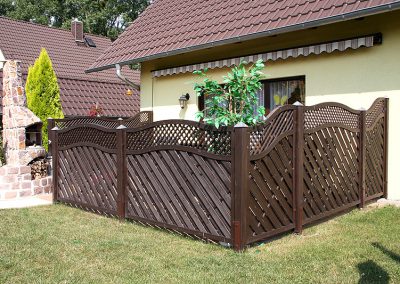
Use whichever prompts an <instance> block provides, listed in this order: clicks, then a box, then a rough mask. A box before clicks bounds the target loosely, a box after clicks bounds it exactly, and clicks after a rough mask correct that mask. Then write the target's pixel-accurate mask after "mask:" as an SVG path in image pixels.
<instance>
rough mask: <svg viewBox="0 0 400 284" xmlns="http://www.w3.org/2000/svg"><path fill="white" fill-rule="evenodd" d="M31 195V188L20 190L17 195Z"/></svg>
mask: <svg viewBox="0 0 400 284" xmlns="http://www.w3.org/2000/svg"><path fill="white" fill-rule="evenodd" d="M25 196H32V190H22V191H20V192H19V197H25Z"/></svg>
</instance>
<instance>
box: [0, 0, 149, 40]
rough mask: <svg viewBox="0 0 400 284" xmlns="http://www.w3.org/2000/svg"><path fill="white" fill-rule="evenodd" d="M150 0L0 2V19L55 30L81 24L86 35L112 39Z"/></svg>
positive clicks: (17, 0) (15, 0) (26, 0)
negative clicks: (74, 23)
mask: <svg viewBox="0 0 400 284" xmlns="http://www.w3.org/2000/svg"><path fill="white" fill-rule="evenodd" d="M149 3H150V1H149V0H97V1H93V0H0V16H1V15H4V16H8V17H11V18H14V19H19V20H25V21H31V22H35V23H40V24H45V25H50V26H54V27H63V28H70V26H71V20H72V19H74V18H77V19H78V20H81V21H83V22H84V29H85V32H87V33H93V34H98V35H103V36H108V37H110V38H112V39H115V38H116V37H117V36H118V35H119V34H120V33H121V32H122V31H123V30H124V29H125V28H126V27H127V25H128V23H129V22H132V21H133V20H135V19H136V18H137V17H138V16H139V14H140V13H141V12H142V11H143V10H144V9H145V8H146V7H147V5H149Z"/></svg>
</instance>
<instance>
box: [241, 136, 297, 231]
mask: <svg viewBox="0 0 400 284" xmlns="http://www.w3.org/2000/svg"><path fill="white" fill-rule="evenodd" d="M249 171H250V172H249V190H250V192H249V212H248V226H249V228H248V237H249V238H253V237H257V236H259V235H262V234H266V233H267V234H272V233H273V232H274V231H275V230H279V229H282V228H285V227H286V228H287V230H290V229H291V228H293V212H292V211H293V193H292V183H293V136H288V137H285V138H283V139H282V140H281V141H280V142H279V143H277V144H275V147H274V148H273V149H272V150H271V151H270V152H269V153H267V154H266V155H265V156H264V157H263V158H261V159H258V160H252V161H251V162H250V165H249Z"/></svg>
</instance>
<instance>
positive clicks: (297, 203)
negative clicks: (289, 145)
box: [293, 103, 304, 234]
mask: <svg viewBox="0 0 400 284" xmlns="http://www.w3.org/2000/svg"><path fill="white" fill-rule="evenodd" d="M294 105H295V106H296V111H295V117H294V129H295V133H294V143H293V147H294V148H293V161H294V163H293V168H294V177H293V220H294V232H295V233H296V234H301V233H302V232H303V203H304V198H303V195H304V193H303V192H304V182H303V180H304V106H303V105H302V104H300V103H299V104H294Z"/></svg>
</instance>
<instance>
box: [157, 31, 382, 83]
mask: <svg viewBox="0 0 400 284" xmlns="http://www.w3.org/2000/svg"><path fill="white" fill-rule="evenodd" d="M380 36H381V35H369V36H363V37H358V38H353V39H346V40H338V41H333V42H327V43H320V44H315V45H309V46H302V47H296V48H290V49H283V50H277V51H271V52H266V53H260V54H255V55H249V56H242V57H236V58H230V59H223V60H218V61H212V62H206V63H199V64H193V65H187V66H180V67H174V68H167V69H162V70H156V71H153V72H152V75H153V77H161V76H167V75H173V74H180V73H188V72H193V71H195V70H204V69H214V68H224V67H231V66H233V65H238V64H239V63H240V62H242V61H245V62H247V63H254V62H256V61H257V60H259V59H262V60H263V61H264V62H267V61H276V60H278V59H288V58H297V57H299V56H309V55H311V54H316V55H318V54H321V53H324V52H325V53H332V52H334V51H345V50H347V49H358V48H361V47H372V46H374V44H376V43H378V42H380V41H381V40H380ZM378 38H379V39H378Z"/></svg>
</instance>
